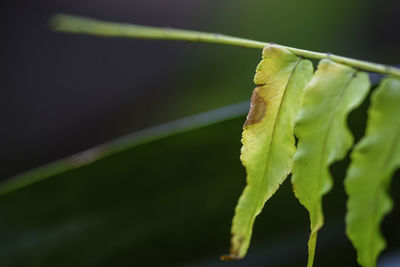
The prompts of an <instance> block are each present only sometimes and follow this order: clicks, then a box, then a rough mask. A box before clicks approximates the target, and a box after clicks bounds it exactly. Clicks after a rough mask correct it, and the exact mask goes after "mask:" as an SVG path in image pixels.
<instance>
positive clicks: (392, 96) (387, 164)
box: [345, 77, 400, 267]
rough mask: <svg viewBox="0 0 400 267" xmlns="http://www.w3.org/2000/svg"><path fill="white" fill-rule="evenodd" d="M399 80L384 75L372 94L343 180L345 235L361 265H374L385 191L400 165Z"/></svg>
mask: <svg viewBox="0 0 400 267" xmlns="http://www.w3.org/2000/svg"><path fill="white" fill-rule="evenodd" d="M399 114H400V80H399V79H395V78H393V77H388V78H386V79H384V80H383V81H382V83H381V85H380V86H379V88H377V89H376V91H375V92H374V94H373V96H372V100H371V106H370V108H369V110H368V115H369V118H368V125H367V131H366V134H365V136H364V137H363V139H362V140H360V142H359V143H358V144H357V146H356V148H355V149H354V151H353V152H352V154H351V158H352V163H351V165H350V167H349V169H348V172H347V177H346V180H345V185H346V191H347V194H348V196H349V199H348V204H347V207H348V212H347V215H346V224H347V231H346V232H347V235H348V236H349V238H350V239H351V241H352V242H353V244H354V246H355V247H356V249H357V251H358V262H359V263H360V264H361V265H362V266H368V267H371V266H376V261H377V258H378V255H379V253H380V252H381V251H382V250H383V249H384V248H385V241H384V238H383V237H382V235H381V234H380V230H379V224H380V223H381V221H382V219H383V216H385V215H386V214H387V213H388V212H389V211H390V210H391V209H392V206H393V203H392V201H391V199H390V197H389V195H388V192H387V191H388V189H389V187H390V181H391V177H392V175H393V172H394V171H395V170H396V169H397V168H399V167H400V116H399Z"/></svg>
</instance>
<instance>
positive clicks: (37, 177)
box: [0, 102, 248, 196]
mask: <svg viewBox="0 0 400 267" xmlns="http://www.w3.org/2000/svg"><path fill="white" fill-rule="evenodd" d="M247 106H248V102H242V103H238V104H234V105H230V106H226V107H223V108H219V109H215V110H211V111H208V112H204V113H200V114H196V115H192V116H189V117H186V118H182V119H178V120H175V121H170V122H166V123H163V124H159V125H157V126H154V127H151V128H147V129H144V130H141V131H137V132H134V133H132V134H130V135H126V136H123V137H120V138H117V139H115V140H113V141H111V142H108V143H104V144H101V145H98V146H96V147H94V148H91V149H89V150H87V151H84V152H81V153H78V154H76V155H73V156H70V157H67V158H64V159H61V160H58V161H55V162H52V163H50V164H47V165H44V166H41V167H38V168H36V169H33V170H31V171H28V172H25V173H22V174H20V175H17V176H15V177H12V178H10V179H7V180H6V181H4V182H1V183H0V196H1V195H4V194H7V193H9V192H12V191H14V190H18V189H20V188H23V187H25V186H29V185H31V184H34V183H37V182H40V181H42V180H45V179H48V178H52V177H54V176H56V175H58V174H61V173H63V172H67V171H70V170H73V169H77V168H80V167H82V166H85V165H88V164H91V163H93V162H95V161H97V160H100V159H102V158H104V157H108V156H110V155H113V154H118V153H121V152H123V151H125V150H128V149H131V148H133V147H135V146H139V145H143V144H146V143H148V142H152V141H155V140H158V139H163V138H165V137H169V136H172V135H176V134H179V133H184V132H187V131H192V130H194V129H197V128H202V127H205V126H208V125H212V124H218V123H221V122H223V121H225V120H231V119H233V118H236V117H239V116H242V115H244V114H245V112H246V110H247Z"/></svg>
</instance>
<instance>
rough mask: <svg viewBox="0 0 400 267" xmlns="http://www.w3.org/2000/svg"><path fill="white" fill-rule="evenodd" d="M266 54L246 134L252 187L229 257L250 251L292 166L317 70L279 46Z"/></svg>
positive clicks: (244, 154) (237, 221)
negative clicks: (303, 104)
mask: <svg viewBox="0 0 400 267" xmlns="http://www.w3.org/2000/svg"><path fill="white" fill-rule="evenodd" d="M262 58H263V59H262V60H261V62H260V64H259V65H258V67H257V72H256V75H255V77H254V83H255V84H256V85H258V87H256V88H255V89H254V91H253V95H252V97H251V108H250V112H249V115H248V116H247V121H246V123H245V125H244V131H243V137H242V143H243V147H242V154H241V160H242V163H243V165H244V166H245V167H246V171H247V186H246V188H245V189H244V191H243V194H242V196H241V197H240V200H239V203H238V204H237V206H236V210H235V217H234V218H233V224H232V238H231V249H230V255H229V256H226V257H224V259H238V258H242V257H243V256H244V255H245V254H246V251H247V248H248V246H249V242H250V237H251V232H252V228H253V224H254V220H255V217H256V216H257V215H258V214H259V213H260V212H261V209H262V207H263V206H264V204H265V202H266V201H267V200H268V199H269V198H270V197H271V196H272V195H273V194H274V193H275V191H276V190H277V189H278V188H279V186H280V184H281V183H282V182H283V181H284V180H285V178H286V177H287V175H288V174H289V173H290V171H291V168H292V158H293V154H294V152H295V151H296V146H295V138H294V120H295V116H296V114H297V111H298V108H299V107H300V102H299V101H298V100H299V99H300V98H301V95H302V91H303V88H304V87H305V85H306V84H307V82H308V81H309V80H310V78H311V75H312V72H313V67H312V64H311V62H310V61H309V60H305V59H301V58H299V57H297V56H295V55H294V54H293V53H291V52H289V51H287V50H285V49H282V48H279V47H276V46H267V47H266V48H265V49H264V51H263V56H262Z"/></svg>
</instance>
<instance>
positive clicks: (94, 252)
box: [0, 102, 284, 267]
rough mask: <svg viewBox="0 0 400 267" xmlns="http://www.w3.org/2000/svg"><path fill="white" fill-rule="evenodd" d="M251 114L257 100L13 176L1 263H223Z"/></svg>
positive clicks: (2, 201)
mask: <svg viewBox="0 0 400 267" xmlns="http://www.w3.org/2000/svg"><path fill="white" fill-rule="evenodd" d="M247 110H248V102H246V103H244V104H238V105H234V106H229V107H225V108H222V109H218V110H215V111H210V112H207V113H202V114H199V115H195V116H191V117H187V118H185V119H180V120H177V121H174V122H170V123H166V124H163V125H159V126H156V127H153V128H150V129H148V130H143V131H140V132H137V133H134V134H132V135H129V136H127V137H123V138H121V139H118V140H115V141H112V142H110V143H107V144H105V145H103V146H102V147H103V148H104V149H103V150H99V149H95V150H89V151H88V152H86V153H84V154H79V155H78V156H73V157H70V158H67V159H64V160H61V161H59V162H57V163H55V164H52V165H49V166H45V167H42V168H39V169H37V170H34V171H31V172H28V173H26V174H22V175H20V176H19V177H17V178H12V179H10V180H9V181H8V183H7V184H5V185H7V186H5V185H3V186H5V187H1V188H3V189H2V192H3V193H5V192H7V193H6V194H3V195H1V196H0V236H1V238H0V263H1V264H0V265H1V266H2V267H8V266H10V267H14V266H57V267H59V266H131V265H135V266H149V265H150V266H165V265H167V266H169V265H179V264H183V265H184V264H185V263H186V264H187V263H188V262H190V263H192V262H193V261H194V260H199V259H202V258H204V257H207V256H208V255H210V254H211V255H214V258H215V259H216V258H217V257H218V255H219V254H220V253H221V250H222V249H223V247H224V246H225V243H226V239H225V237H226V235H228V234H229V229H227V227H226V225H227V223H229V220H230V216H231V213H232V206H233V205H234V204H235V202H236V194H237V193H238V192H239V191H240V190H241V187H242V181H241V177H242V176H243V173H244V172H243V170H242V167H241V166H240V164H239V159H238V156H239V149H240V146H241V144H240V134H241V130H242V129H241V126H242V124H243V120H244V117H245V113H246V112H247ZM96 151H97V152H100V151H101V152H102V153H96ZM226 166H229V168H226ZM39 180H40V181H39ZM21 182H22V184H21ZM5 189H8V190H5ZM16 189H18V190H16ZM266 230H267V229H266ZM281 231H282V232H283V231H284V230H281ZM155 255H156V256H155ZM55 262H56V264H55Z"/></svg>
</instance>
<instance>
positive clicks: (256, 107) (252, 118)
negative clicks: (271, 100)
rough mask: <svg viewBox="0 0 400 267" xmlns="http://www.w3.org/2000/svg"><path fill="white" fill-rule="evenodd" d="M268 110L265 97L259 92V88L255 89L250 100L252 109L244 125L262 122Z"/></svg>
mask: <svg viewBox="0 0 400 267" xmlns="http://www.w3.org/2000/svg"><path fill="white" fill-rule="evenodd" d="M266 110H267V104H266V103H265V101H264V99H263V98H262V97H261V96H260V95H259V94H258V92H257V88H256V89H254V91H253V95H252V96H251V101H250V111H249V114H248V115H247V119H246V122H245V124H244V126H250V125H253V124H256V123H258V122H260V121H261V120H262V118H264V116H265V111H266Z"/></svg>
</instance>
